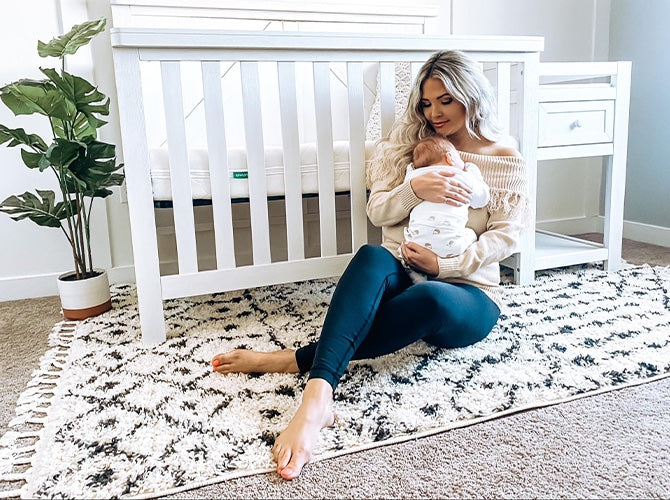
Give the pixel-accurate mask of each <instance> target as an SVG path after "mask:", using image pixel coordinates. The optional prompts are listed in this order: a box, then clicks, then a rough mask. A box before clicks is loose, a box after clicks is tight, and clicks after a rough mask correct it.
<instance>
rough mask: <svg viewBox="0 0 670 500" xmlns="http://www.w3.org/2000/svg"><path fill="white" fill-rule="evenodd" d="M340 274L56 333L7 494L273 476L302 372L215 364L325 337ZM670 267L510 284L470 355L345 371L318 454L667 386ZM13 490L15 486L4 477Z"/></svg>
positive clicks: (129, 307)
mask: <svg viewBox="0 0 670 500" xmlns="http://www.w3.org/2000/svg"><path fill="white" fill-rule="evenodd" d="M334 283H335V282H334V280H314V281H307V282H300V283H292V284H286V285H278V286H271V287H263V288H257V289H252V290H240V291H235V292H226V293H221V294H214V295H207V296H200V297H194V298H189V299H178V300H169V301H166V303H165V311H166V317H167V322H168V328H169V332H170V334H169V335H170V336H169V338H168V340H167V341H166V342H165V343H163V344H161V345H159V346H153V347H145V346H143V345H142V344H141V342H140V333H139V320H138V313H137V304H136V295H135V289H134V287H132V286H130V285H123V286H116V287H114V289H113V293H114V309H113V310H112V311H110V312H108V313H105V314H103V315H101V316H98V317H96V318H93V319H90V320H87V321H84V322H80V323H62V324H59V325H57V327H56V328H55V329H54V332H53V333H52V336H51V339H50V342H51V346H52V347H51V349H50V350H49V351H48V352H47V353H46V354H45V356H44V357H43V358H42V360H41V362H40V368H39V369H38V370H37V371H36V372H35V373H34V375H33V380H32V381H31V383H30V385H29V387H28V388H27V390H26V391H25V392H24V393H23V394H22V395H21V397H20V399H19V401H18V404H17V416H16V418H15V419H14V420H13V421H12V422H11V424H10V431H9V432H7V433H6V434H5V435H4V436H3V438H2V439H1V440H0V479H3V480H4V481H5V482H7V481H13V483H11V484H13V485H14V486H13V488H14V489H13V490H7V488H5V491H4V493H3V495H4V496H11V495H15V496H22V497H25V498H35V497H40V498H41V497H63V498H94V497H104V498H108V497H123V496H129V497H133V496H135V497H152V496H159V495H162V494H167V493H174V492H178V491H184V490H188V489H190V488H195V487H199V486H203V485H206V484H213V483H216V482H221V481H225V480H226V479H230V478H234V477H239V476H244V475H250V474H257V473H262V472H266V471H271V470H274V464H273V462H272V458H271V454H270V447H271V445H272V443H273V440H274V438H275V437H276V435H277V434H278V433H279V432H280V431H281V430H282V429H283V428H284V427H285V426H286V424H287V423H288V421H289V419H290V417H291V416H292V414H293V412H294V411H295V409H296V408H297V405H298V403H299V400H300V393H301V388H302V386H303V385H304V382H305V377H304V376H299V375H288V374H267V375H251V376H250V375H241V374H236V375H227V376H223V375H220V374H216V373H213V372H212V371H211V365H210V360H211V358H212V356H213V355H214V354H216V353H218V352H223V351H227V350H230V349H234V348H239V347H245V348H251V349H259V350H266V351H268V350H275V349H283V348H296V347H298V346H300V345H303V344H305V343H307V342H310V341H312V340H314V339H316V338H317V336H318V332H319V327H320V325H321V323H322V321H323V317H324V314H325V311H326V307H327V305H328V302H329V300H330V296H331V293H332V290H333V288H334ZM669 290H670V268H667V267H666V268H663V267H649V266H642V267H635V268H629V269H625V270H622V271H618V272H613V273H606V272H604V271H602V270H597V269H581V270H577V271H573V272H567V273H566V272H563V273H545V274H544V275H540V276H539V277H538V279H537V280H536V282H535V283H534V284H532V285H530V286H516V285H506V286H505V297H506V298H505V306H504V308H503V311H502V315H501V318H500V321H499V322H498V324H497V326H496V327H495V328H494V330H493V331H492V332H491V334H490V335H489V336H488V337H487V338H486V339H485V340H483V341H481V342H479V343H477V344H475V345H472V346H469V347H465V348H459V349H452V350H448V349H435V348H432V347H430V346H428V345H426V344H423V343H419V344H415V345H413V346H410V347H408V348H406V349H404V350H402V351H400V352H398V353H396V354H392V355H388V356H384V357H382V358H379V359H376V360H367V361H357V362H353V363H351V365H350V366H349V368H348V369H347V371H346V373H345V375H344V378H343V379H342V381H341V383H340V385H339V387H338V390H337V392H336V395H335V413H336V415H337V419H336V425H335V426H334V427H332V428H328V429H325V430H324V431H323V432H322V435H321V440H320V442H319V448H318V450H317V454H316V457H315V460H323V459H327V458H330V457H334V456H338V455H342V454H346V453H351V452H354V451H360V450H363V449H367V448H371V447H375V446H383V445H387V444H391V443H397V442H400V441H404V440H408V439H414V438H417V437H421V436H426V435H430V434H434V433H437V432H444V431H446V430H449V429H453V428H456V427H462V426H465V425H471V424H474V423H477V422H481V421H484V420H488V419H491V418H497V417H501V416H504V415H508V414H511V413H514V412H518V411H522V410H524V409H529V408H534V407H541V406H547V405H551V404H557V403H560V402H563V401H568V400H571V399H575V398H578V397H584V396H588V395H592V394H598V393H601V392H605V391H609V390H613V389H617V388H621V387H625V386H630V385H635V384H640V383H645V382H649V381H652V380H657V379H660V378H663V377H667V376H669V375H670V291H669ZM7 484H10V483H7Z"/></svg>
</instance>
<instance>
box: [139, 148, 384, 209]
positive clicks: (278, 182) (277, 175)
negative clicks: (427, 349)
mask: <svg viewBox="0 0 670 500" xmlns="http://www.w3.org/2000/svg"><path fill="white" fill-rule="evenodd" d="M373 152H374V141H366V143H365V161H366V165H367V163H368V162H369V161H370V159H371V158H372V154H373ZM188 161H189V169H190V174H191V194H192V197H193V199H195V200H211V199H212V190H211V184H210V179H209V159H208V155H207V150H206V149H189V151H188ZM150 162H151V184H152V187H153V194H154V200H156V201H167V200H171V199H172V191H171V186H170V169H169V159H168V151H167V148H160V149H152V150H151V151H150ZM333 162H334V175H335V192H346V191H349V179H350V176H349V170H350V163H349V142H348V141H335V142H334V143H333ZM228 165H229V167H228V170H229V181H230V196H231V198H232V199H239V198H248V197H249V182H248V179H247V172H248V170H247V158H246V152H245V150H244V149H241V148H235V149H230V150H228ZM265 171H266V173H267V177H266V178H267V181H266V182H267V193H268V196H283V195H284V157H283V152H282V148H280V147H270V148H266V149H265ZM300 171H301V179H302V192H303V194H314V193H318V192H319V183H318V165H317V155H316V144H315V143H307V144H302V145H301V146H300Z"/></svg>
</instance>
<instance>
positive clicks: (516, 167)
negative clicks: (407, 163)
mask: <svg viewBox="0 0 670 500" xmlns="http://www.w3.org/2000/svg"><path fill="white" fill-rule="evenodd" d="M460 155H461V157H462V158H463V161H465V162H472V163H474V164H476V165H477V166H478V167H479V169H480V170H481V173H482V176H483V177H484V181H485V182H486V184H488V186H489V190H490V192H491V200H490V201H489V203H488V205H486V206H485V207H483V208H478V209H473V208H470V209H469V215H468V223H467V226H468V227H469V228H471V229H472V230H473V231H474V232H475V233H476V234H477V241H476V242H474V243H473V244H472V245H470V246H469V247H468V248H467V249H466V250H465V252H463V253H462V254H461V255H457V256H455V257H446V258H438V264H439V269H440V272H439V274H438V275H437V276H436V277H435V279H437V280H441V281H445V282H448V283H467V284H469V285H474V286H476V287H479V288H480V289H482V291H484V292H485V293H486V294H487V295H488V296H489V297H491V299H492V300H493V301H494V302H495V303H496V304H498V306H500V305H501V290H500V265H499V263H500V261H501V260H503V259H505V258H507V257H509V256H510V255H512V253H514V251H515V249H516V244H517V241H518V240H519V235H520V234H521V231H522V230H523V228H524V226H525V221H526V215H527V213H528V181H527V176H526V164H525V162H524V160H523V158H520V157H515V156H486V155H478V154H473V153H464V152H461V153H460ZM421 201H422V200H421V198H419V197H417V196H416V194H414V191H413V190H412V187H411V186H410V184H409V182H403V183H402V184H400V185H398V186H396V187H394V188H389V186H388V183H387V182H385V181H384V180H376V181H374V182H373V183H372V185H371V186H370V197H369V199H368V204H367V213H368V217H369V218H370V221H371V222H372V224H374V225H375V226H378V227H380V226H381V227H382V246H384V247H385V248H386V249H387V250H388V251H390V252H391V254H392V255H394V256H395V257H396V258H398V248H399V246H400V244H401V243H402V241H403V239H404V232H403V230H404V228H405V227H406V226H407V224H408V222H409V212H410V210H412V208H414V207H415V206H416V205H418V204H419V203H420V202H421Z"/></svg>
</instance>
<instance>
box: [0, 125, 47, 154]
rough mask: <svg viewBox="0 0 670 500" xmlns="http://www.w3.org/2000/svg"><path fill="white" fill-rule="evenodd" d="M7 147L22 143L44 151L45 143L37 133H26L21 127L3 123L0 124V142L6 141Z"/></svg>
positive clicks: (45, 148)
mask: <svg viewBox="0 0 670 500" xmlns="http://www.w3.org/2000/svg"><path fill="white" fill-rule="evenodd" d="M8 141H9V143H8V144H7V146H8V147H14V146H18V145H19V144H24V145H26V146H28V147H30V148H33V149H37V150H38V151H46V150H47V144H46V142H44V140H43V139H42V138H41V137H40V136H39V135H37V134H28V133H26V131H25V130H23V129H22V128H14V129H12V128H8V127H5V126H4V125H0V144H4V143H5V142H8Z"/></svg>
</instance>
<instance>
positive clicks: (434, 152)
mask: <svg viewBox="0 0 670 500" xmlns="http://www.w3.org/2000/svg"><path fill="white" fill-rule="evenodd" d="M412 164H413V165H414V168H421V167H428V166H430V165H439V164H447V165H450V166H452V167H457V168H460V169H463V168H464V166H465V163H464V162H463V160H462V159H461V157H460V155H459V154H458V151H456V147H455V146H454V145H453V144H452V143H451V141H450V140H449V139H447V138H446V137H442V136H441V135H429V136H428V137H424V138H423V139H421V140H420V141H418V142H417V143H416V144H415V145H414V149H413V152H412Z"/></svg>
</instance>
